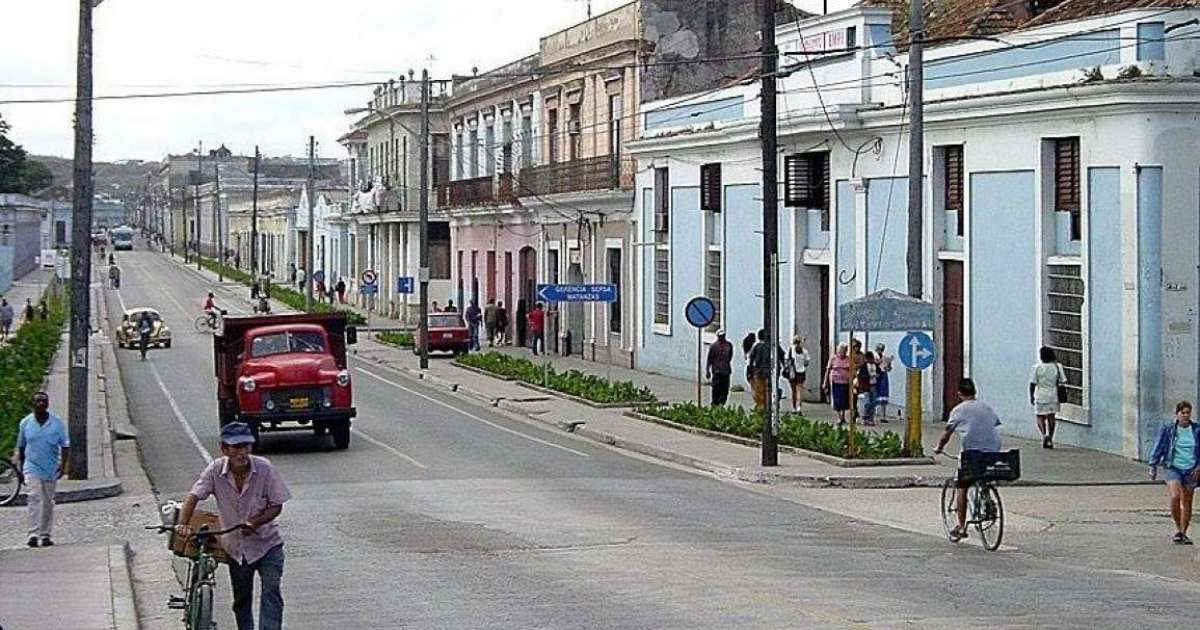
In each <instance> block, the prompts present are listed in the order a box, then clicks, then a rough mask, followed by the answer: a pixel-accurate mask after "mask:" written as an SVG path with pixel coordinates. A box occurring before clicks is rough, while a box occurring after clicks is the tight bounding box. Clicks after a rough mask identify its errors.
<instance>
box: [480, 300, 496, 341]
mask: <svg viewBox="0 0 1200 630" xmlns="http://www.w3.org/2000/svg"><path fill="white" fill-rule="evenodd" d="M499 316H500V313H499V312H498V311H497V310H496V300H488V301H487V306H486V307H484V309H483V326H484V328H485V329H487V340H488V347H489V348H491V347H492V346H494V345H496V332H497V330H496V329H497V328H498V325H497V324H498V323H499V322H500V317H499Z"/></svg>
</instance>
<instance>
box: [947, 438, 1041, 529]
mask: <svg viewBox="0 0 1200 630" xmlns="http://www.w3.org/2000/svg"><path fill="white" fill-rule="evenodd" d="M964 456H965V459H964V458H963V457H964ZM959 461H960V462H962V465H961V466H960V467H959V472H958V474H957V475H955V476H954V477H951V478H949V479H947V480H946V481H945V483H943V484H942V503H941V512H942V528H943V529H944V530H945V532H946V537H947V538H949V539H950V542H958V541H959V540H961V537H959V536H955V530H957V529H958V505H957V499H958V493H959V492H966V493H967V519H966V523H965V526H966V527H970V526H972V525H973V526H974V527H975V530H976V531H978V532H979V537H980V540H982V541H983V548H984V549H987V550H988V551H996V550H997V549H999V548H1000V543H1001V542H1002V541H1003V540H1004V502H1003V501H1001V500H1000V490H999V489H998V487H997V485H996V484H997V483H1003V482H1009V481H1016V480H1017V479H1020V477H1021V452H1020V451H1019V450H1011V451H1004V452H999V453H985V452H981V451H966V452H964V453H963V454H962V455H960V458H959ZM964 473H965V474H966V478H967V484H968V485H967V486H966V487H965V488H960V487H959V476H960V475H963V474H964ZM964 533H965V531H964Z"/></svg>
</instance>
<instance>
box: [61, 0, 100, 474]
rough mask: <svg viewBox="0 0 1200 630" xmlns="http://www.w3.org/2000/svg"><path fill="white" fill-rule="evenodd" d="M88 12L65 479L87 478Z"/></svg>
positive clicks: (83, 37) (87, 1)
mask: <svg viewBox="0 0 1200 630" xmlns="http://www.w3.org/2000/svg"><path fill="white" fill-rule="evenodd" d="M92 7H93V0H79V44H78V46H79V47H78V50H77V54H78V61H77V64H78V65H77V66H76V70H75V74H76V82H75V85H76V87H75V164H74V170H73V174H72V176H73V182H72V200H71V201H72V204H71V205H72V207H71V337H70V341H69V342H68V346H69V348H70V352H71V355H70V366H71V367H70V371H69V372H68V374H67V391H68V395H67V409H68V410H67V426H68V432H69V433H70V437H71V451H70V461H69V462H67V464H68V476H69V478H70V479H87V478H88V430H87V429H88V338H89V337H90V336H91V332H92V327H91V317H92V309H91V296H92V289H91V285H92V253H91V243H92V195H93V193H94V192H95V182H94V181H93V180H92Z"/></svg>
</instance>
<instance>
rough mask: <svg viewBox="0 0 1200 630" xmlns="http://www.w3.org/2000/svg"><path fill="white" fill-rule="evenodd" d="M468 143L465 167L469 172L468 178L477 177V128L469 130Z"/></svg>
mask: <svg viewBox="0 0 1200 630" xmlns="http://www.w3.org/2000/svg"><path fill="white" fill-rule="evenodd" d="M470 139H471V141H470V144H469V146H467V168H468V169H469V170H470V172H471V177H470V179H475V178H476V177H479V130H478V129H472V130H471V132H470Z"/></svg>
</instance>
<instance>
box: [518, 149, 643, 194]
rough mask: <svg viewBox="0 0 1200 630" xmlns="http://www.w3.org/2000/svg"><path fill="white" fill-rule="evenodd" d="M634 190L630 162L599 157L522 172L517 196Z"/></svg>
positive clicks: (533, 168)
mask: <svg viewBox="0 0 1200 630" xmlns="http://www.w3.org/2000/svg"><path fill="white" fill-rule="evenodd" d="M615 188H633V162H632V161H631V160H627V159H622V160H616V159H614V158H613V157H612V156H607V155H605V156H600V157H594V158H584V159H580V160H571V161H569V162H558V163H556V164H546V165H543V166H534V167H532V168H523V169H521V178H520V190H519V191H517V194H518V195H519V196H522V197H523V196H527V195H555V194H559V193H570V192H582V191H586V190H611V189H615Z"/></svg>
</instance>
